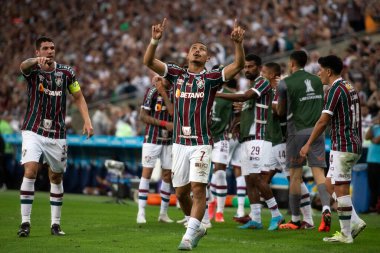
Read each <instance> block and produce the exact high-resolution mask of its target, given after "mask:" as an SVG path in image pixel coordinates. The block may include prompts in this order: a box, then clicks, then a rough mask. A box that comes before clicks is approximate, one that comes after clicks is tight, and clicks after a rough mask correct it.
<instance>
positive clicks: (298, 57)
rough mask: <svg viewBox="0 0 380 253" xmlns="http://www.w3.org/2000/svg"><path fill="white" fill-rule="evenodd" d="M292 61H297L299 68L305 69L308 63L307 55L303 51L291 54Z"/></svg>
mask: <svg viewBox="0 0 380 253" xmlns="http://www.w3.org/2000/svg"><path fill="white" fill-rule="evenodd" d="M290 59H291V60H293V61H295V62H296V64H297V66H298V67H301V68H303V67H305V65H306V63H307V54H306V52H305V51H303V50H299V51H294V52H293V53H291V54H290Z"/></svg>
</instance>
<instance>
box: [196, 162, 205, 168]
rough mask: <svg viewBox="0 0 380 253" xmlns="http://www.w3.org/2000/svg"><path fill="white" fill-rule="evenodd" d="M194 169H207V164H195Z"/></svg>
mask: <svg viewBox="0 0 380 253" xmlns="http://www.w3.org/2000/svg"><path fill="white" fill-rule="evenodd" d="M195 167H198V168H202V169H207V168H208V164H207V163H195Z"/></svg>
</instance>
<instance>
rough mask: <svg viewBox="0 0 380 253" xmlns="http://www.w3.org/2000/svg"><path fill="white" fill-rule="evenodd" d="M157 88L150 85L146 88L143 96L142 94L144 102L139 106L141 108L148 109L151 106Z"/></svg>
mask: <svg viewBox="0 0 380 253" xmlns="http://www.w3.org/2000/svg"><path fill="white" fill-rule="evenodd" d="M156 91H157V89H156V88H155V87H150V88H149V89H147V91H146V93H145V96H144V102H143V105H142V106H141V107H142V108H143V109H145V110H148V111H150V110H151V108H152V105H153V104H154V103H153V98H154V95H155V93H156Z"/></svg>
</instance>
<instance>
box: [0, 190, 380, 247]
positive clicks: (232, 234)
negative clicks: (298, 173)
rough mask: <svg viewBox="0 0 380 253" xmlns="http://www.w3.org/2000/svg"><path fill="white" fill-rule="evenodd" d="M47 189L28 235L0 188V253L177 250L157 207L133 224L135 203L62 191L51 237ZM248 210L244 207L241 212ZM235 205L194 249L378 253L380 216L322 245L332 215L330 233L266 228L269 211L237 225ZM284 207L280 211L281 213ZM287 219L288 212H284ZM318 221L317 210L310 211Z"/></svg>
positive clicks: (174, 230)
mask: <svg viewBox="0 0 380 253" xmlns="http://www.w3.org/2000/svg"><path fill="white" fill-rule="evenodd" d="M48 198H49V197H48V193H46V192H36V194H35V199H34V204H33V210H32V228H31V234H30V236H29V237H28V238H18V236H17V235H16V233H17V230H18V226H19V224H20V206H19V202H20V201H19V193H18V191H5V192H0V252H6V253H8V252H9V253H10V252H38V253H42V252H46V253H53V252H102V253H103V252H179V251H178V250H177V246H178V244H179V242H180V240H181V238H182V235H183V234H184V232H185V228H184V227H183V225H181V224H177V223H172V224H163V223H158V222H157V217H158V213H159V206H148V207H147V209H146V213H147V215H146V218H147V224H144V225H138V224H136V213H137V204H136V203H134V202H131V201H128V202H127V204H126V205H119V204H116V203H106V202H107V201H109V200H111V198H108V197H96V196H84V195H73V194H65V197H64V204H63V210H62V213H63V215H62V221H61V224H62V229H63V231H65V232H66V236H63V237H56V236H52V235H50V205H49V199H48ZM246 211H248V210H246ZM234 212H235V208H226V210H225V220H226V222H225V223H222V224H216V223H215V222H213V227H212V228H211V229H209V230H208V235H206V236H205V237H204V238H203V239H202V240H201V241H200V242H199V245H198V247H197V248H195V249H193V251H195V252H218V253H219V252H253V253H258V252H266V253H274V252H284V253H285V252H292V253H294V252H306V253H312V252H329V253H331V252H344V253H350V252H380V215H363V214H362V215H361V217H362V218H363V219H364V220H365V221H366V223H367V228H366V229H365V230H364V231H363V232H362V233H361V234H360V235H359V236H358V237H357V239H356V240H355V241H354V243H353V244H340V243H334V244H331V243H326V242H323V241H322V238H323V237H324V236H329V235H331V234H332V232H334V231H336V230H338V228H339V222H338V217H337V215H336V213H334V214H333V226H332V230H331V232H330V233H319V232H318V231H317V229H314V230H307V231H306V230H302V231H301V230H298V231H272V232H270V231H267V228H268V224H269V219H270V213H269V211H268V210H267V209H263V214H262V216H263V224H264V229H262V230H255V231H254V230H241V229H237V225H238V224H237V223H235V222H234V221H232V217H233V215H234ZM285 212H286V210H282V213H285ZM169 216H170V217H171V218H172V219H175V220H179V219H182V218H183V216H182V213H181V211H180V210H178V209H177V208H176V207H170V208H169ZM285 216H286V219H287V220H288V219H289V215H285ZM314 222H315V224H316V225H319V222H320V213H319V211H316V210H314Z"/></svg>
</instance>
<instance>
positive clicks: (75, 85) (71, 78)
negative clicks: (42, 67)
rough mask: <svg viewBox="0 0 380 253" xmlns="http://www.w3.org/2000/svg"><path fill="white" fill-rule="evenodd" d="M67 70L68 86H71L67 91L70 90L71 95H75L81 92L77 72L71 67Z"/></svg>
mask: <svg viewBox="0 0 380 253" xmlns="http://www.w3.org/2000/svg"><path fill="white" fill-rule="evenodd" d="M67 70H68V72H69V75H68V76H67V77H68V84H69V85H68V86H67V89H68V90H69V92H70V93H71V94H74V93H76V92H78V91H80V85H79V82H78V80H77V79H76V76H75V71H74V70H73V69H72V68H71V67H69V68H68V69H67Z"/></svg>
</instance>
